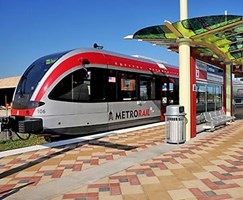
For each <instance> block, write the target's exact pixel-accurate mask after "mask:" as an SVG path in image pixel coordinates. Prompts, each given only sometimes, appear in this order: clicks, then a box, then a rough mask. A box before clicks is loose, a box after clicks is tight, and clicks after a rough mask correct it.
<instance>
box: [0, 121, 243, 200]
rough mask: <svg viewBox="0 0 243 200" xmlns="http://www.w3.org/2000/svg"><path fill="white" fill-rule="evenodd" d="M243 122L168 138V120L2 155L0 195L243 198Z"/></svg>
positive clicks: (80, 199)
mask: <svg viewBox="0 0 243 200" xmlns="http://www.w3.org/2000/svg"><path fill="white" fill-rule="evenodd" d="M242 122H243V121H242V120H237V121H236V122H234V123H232V124H230V125H228V126H226V127H224V128H221V129H218V130H217V131H215V132H213V133H211V132H203V133H200V134H198V135H197V137H196V138H194V139H193V140H191V141H190V142H187V143H185V144H182V145H171V144H166V143H165V137H164V126H163V124H155V125H153V126H146V127H141V128H137V129H132V130H126V131H125V132H111V133H106V134H103V135H99V136H98V137H97V136H87V137H86V138H85V137H83V138H79V139H78V140H76V141H75V140H72V141H69V144H65V143H53V144H51V145H49V146H48V145H47V146H36V147H33V148H25V149H19V150H16V151H8V152H4V153H1V154H0V199H14V200H15V199H21V200H23V199H31V200H32V199H43V200H44V199H45V200H47V199H48V200H49V199H50V200H60V199H73V200H91V199H92V200H95V199H96V200H98V199H99V200H100V199H104V200H113V199H115V200H121V199H125V200H130V199H131V200H132V199H138V200H143V199H149V200H150V199H151V200H152V199H154V200H160V199H163V200H164V199H176V200H179V199H191V200H194V199H243V123H242Z"/></svg>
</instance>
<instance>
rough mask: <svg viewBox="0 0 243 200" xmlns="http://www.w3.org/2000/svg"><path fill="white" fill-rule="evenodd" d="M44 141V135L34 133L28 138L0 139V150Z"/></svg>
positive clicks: (43, 142)
mask: <svg viewBox="0 0 243 200" xmlns="http://www.w3.org/2000/svg"><path fill="white" fill-rule="evenodd" d="M46 143H47V142H46V141H45V139H44V137H41V136H36V135H32V136H31V137H30V138H29V139H28V140H20V139H15V140H6V141H0V152H1V151H7V150H11V149H18V148H22V147H28V146H33V145H38V144H46Z"/></svg>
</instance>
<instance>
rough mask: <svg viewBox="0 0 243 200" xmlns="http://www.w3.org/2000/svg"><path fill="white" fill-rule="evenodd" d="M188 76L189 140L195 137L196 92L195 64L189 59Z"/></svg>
mask: <svg viewBox="0 0 243 200" xmlns="http://www.w3.org/2000/svg"><path fill="white" fill-rule="evenodd" d="M190 76H191V138H194V137H196V126H197V123H196V91H194V88H193V86H194V85H195V84H196V62H195V59H194V58H193V57H192V56H191V58H190Z"/></svg>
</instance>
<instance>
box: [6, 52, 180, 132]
mask: <svg viewBox="0 0 243 200" xmlns="http://www.w3.org/2000/svg"><path fill="white" fill-rule="evenodd" d="M176 82H178V69H176V68H173V67H171V66H166V65H165V64H162V63H157V62H155V61H152V60H149V59H144V58H135V57H132V56H125V55H121V54H117V53H113V52H109V51H104V50H101V49H88V48H87V49H85V48H83V49H75V50H71V51H66V52H62V53H57V54H52V55H48V56H45V57H42V58H40V59H38V60H36V61H35V62H34V63H33V64H32V65H30V67H29V68H28V69H27V70H26V71H25V72H24V74H23V75H22V77H21V79H20V82H19V84H18V86H17V88H16V90H15V94H14V98H13V103H12V111H11V120H12V129H13V130H14V131H16V132H20V133H35V134H49V135H83V134H92V133H97V132H101V131H107V130H114V129H118V128H124V127H131V126H136V125H140V124H147V123H152V122H158V121H161V120H163V113H164V111H165V105H167V104H169V103H176V102H177V101H178V95H177V97H175V96H173V97H170V96H169V95H170V94H169V92H170V88H169V85H170V84H174V89H176V87H177V89H176V90H178V84H177V86H176ZM165 83H166V84H165ZM165 87H166V88H165ZM175 93H178V91H175ZM169 101H170V102H169Z"/></svg>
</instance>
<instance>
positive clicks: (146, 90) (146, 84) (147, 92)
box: [139, 76, 156, 100]
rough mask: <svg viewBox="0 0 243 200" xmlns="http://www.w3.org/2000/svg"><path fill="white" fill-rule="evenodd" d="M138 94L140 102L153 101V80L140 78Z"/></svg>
mask: <svg viewBox="0 0 243 200" xmlns="http://www.w3.org/2000/svg"><path fill="white" fill-rule="evenodd" d="M139 89H140V90H139V91H140V92H139V93H140V99H141V100H151V99H152V100H154V99H155V97H156V96H155V79H153V78H152V77H149V76H140V80H139Z"/></svg>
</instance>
